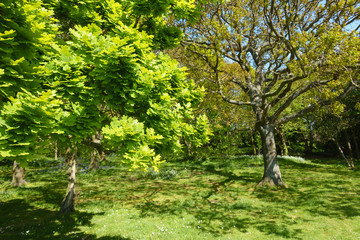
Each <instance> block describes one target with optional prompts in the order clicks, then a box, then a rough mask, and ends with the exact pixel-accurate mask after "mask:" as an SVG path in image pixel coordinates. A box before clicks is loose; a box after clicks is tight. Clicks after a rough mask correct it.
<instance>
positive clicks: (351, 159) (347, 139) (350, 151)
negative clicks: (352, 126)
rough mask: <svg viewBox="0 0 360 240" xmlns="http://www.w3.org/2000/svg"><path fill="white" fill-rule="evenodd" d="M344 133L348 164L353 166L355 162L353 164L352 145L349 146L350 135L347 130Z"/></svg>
mask: <svg viewBox="0 0 360 240" xmlns="http://www.w3.org/2000/svg"><path fill="white" fill-rule="evenodd" d="M344 133H345V138H346V144H347V147H348V150H349V164H350V167H351V168H354V167H355V164H354V158H353V150H352V147H351V140H350V136H349V134H348V132H347V130H345V131H344Z"/></svg>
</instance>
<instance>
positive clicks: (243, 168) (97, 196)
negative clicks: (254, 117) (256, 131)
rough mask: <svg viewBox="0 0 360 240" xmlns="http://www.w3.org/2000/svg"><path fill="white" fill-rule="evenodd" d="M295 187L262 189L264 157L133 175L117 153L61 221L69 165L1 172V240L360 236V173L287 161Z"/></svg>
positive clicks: (85, 175) (83, 177)
mask: <svg viewBox="0 0 360 240" xmlns="http://www.w3.org/2000/svg"><path fill="white" fill-rule="evenodd" d="M279 161H280V167H281V170H282V174H283V179H284V181H285V183H286V184H287V185H288V187H287V188H285V189H277V188H270V189H268V188H255V186H256V182H257V181H259V180H260V178H261V176H262V171H263V169H262V160H261V158H259V157H249V156H238V157H231V158H222V159H216V158H213V159H210V160H206V161H198V162H186V163H185V162H182V163H179V162H168V163H165V164H164V166H163V168H162V170H161V172H160V173H155V172H151V171H150V172H148V173H143V172H128V171H127V170H126V168H123V167H121V166H120V165H119V163H118V161H117V159H116V158H115V157H112V158H109V159H108V160H107V161H106V162H103V163H102V168H101V169H99V170H98V171H97V172H88V171H87V170H86V169H85V164H86V162H84V163H83V164H82V165H80V166H79V168H78V170H79V172H78V175H77V177H78V188H77V189H78V193H79V194H78V199H77V206H76V210H77V211H76V213H74V214H71V215H63V216H58V215H56V213H57V211H58V209H59V206H60V203H61V200H62V198H63V195H64V194H65V191H66V184H67V179H66V175H65V168H64V167H63V166H60V164H61V162H60V161H59V162H55V161H46V160H43V161H40V163H43V165H42V166H41V165H40V166H30V167H29V168H28V169H27V176H26V180H27V181H28V184H27V185H26V186H25V187H23V188H19V189H16V188H12V187H11V186H10V184H9V183H10V180H11V167H10V166H1V167H0V239H171V240H175V239H179V240H183V239H189V240H193V239H261V240H262V239H360V172H359V171H358V170H348V169H346V168H345V167H344V166H342V165H340V164H336V163H332V164H330V165H326V164H324V161H321V160H317V159H312V160H311V161H310V160H306V161H305V162H304V161H300V160H298V159H290V158H281V159H280V160H279Z"/></svg>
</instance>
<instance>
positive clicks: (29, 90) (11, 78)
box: [0, 0, 56, 185]
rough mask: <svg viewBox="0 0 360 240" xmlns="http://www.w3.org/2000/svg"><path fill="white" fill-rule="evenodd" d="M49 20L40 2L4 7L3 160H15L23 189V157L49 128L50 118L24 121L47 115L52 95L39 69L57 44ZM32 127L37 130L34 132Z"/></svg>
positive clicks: (0, 58)
mask: <svg viewBox="0 0 360 240" xmlns="http://www.w3.org/2000/svg"><path fill="white" fill-rule="evenodd" d="M51 15H52V12H51V11H49V10H47V9H45V8H42V2H41V1H38V0H31V1H23V0H20V1H8V0H5V1H2V2H1V3H0V52H1V54H0V111H1V117H0V121H1V122H2V124H1V129H0V132H1V135H0V138H1V143H0V149H1V152H0V158H1V159H2V158H11V159H14V160H15V161H14V169H13V170H14V171H13V172H14V175H13V184H14V185H22V184H23V183H25V181H24V176H25V172H24V171H25V170H24V168H23V167H24V166H25V165H26V161H25V159H27V158H25V157H24V156H25V155H27V153H26V151H28V153H31V152H33V151H32V150H33V149H35V148H36V147H35V145H36V144H37V142H38V140H39V138H37V137H36V136H35V135H36V134H37V133H39V135H41V131H42V129H48V127H50V126H45V125H46V124H48V123H49V122H48V119H47V118H45V119H44V123H39V122H37V121H39V120H41V119H39V118H37V117H34V119H37V120H36V122H34V121H29V122H26V121H24V120H25V119H28V118H29V116H32V115H33V114H32V113H31V111H33V112H34V113H39V114H40V113H44V112H43V111H44V109H43V107H44V106H46V105H47V104H46V103H45V101H46V100H45V98H44V96H45V97H46V96H49V94H48V93H47V92H44V91H43V90H42V83H43V82H42V80H41V78H40V77H39V69H38V66H39V63H40V62H42V61H43V60H44V59H43V56H44V55H45V54H46V53H47V52H48V51H50V50H51V46H52V43H53V42H54V37H55V34H54V33H55V30H56V26H55V25H54V22H53V19H51ZM26 101H28V102H29V104H26ZM50 101H52V100H51V99H49V104H48V105H49V106H50V105H51V104H50ZM46 114H47V113H46ZM46 114H45V115H46ZM40 116H42V115H41V114H40ZM30 120H31V119H30ZM33 123H34V124H35V126H34V127H33V128H34V129H36V130H34V129H33V130H32V131H30V130H29V129H31V128H32V127H31V126H30V125H31V124H33ZM40 125H41V126H43V127H39V126H40ZM38 131H40V132H38ZM35 140H37V141H35ZM20 146H22V147H20ZM20 163H21V164H20ZM19 164H20V165H19Z"/></svg>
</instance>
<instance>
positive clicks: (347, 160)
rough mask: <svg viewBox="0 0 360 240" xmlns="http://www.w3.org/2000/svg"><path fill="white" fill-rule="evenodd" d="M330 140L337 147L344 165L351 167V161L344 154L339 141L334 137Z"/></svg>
mask: <svg viewBox="0 0 360 240" xmlns="http://www.w3.org/2000/svg"><path fill="white" fill-rule="evenodd" d="M332 140H333V141H334V142H335V144H336V147H337V148H338V150H339V152H340V155H341V157H342V158H343V159H344V160H345V162H346V166H347V167H349V168H352V167H353V166H352V164H351V162H350V161H349V159H348V158H347V157H346V156H345V154H344V151H343V150H342V148H341V146H340V143H339V141H338V140H337V139H336V138H333V139H332Z"/></svg>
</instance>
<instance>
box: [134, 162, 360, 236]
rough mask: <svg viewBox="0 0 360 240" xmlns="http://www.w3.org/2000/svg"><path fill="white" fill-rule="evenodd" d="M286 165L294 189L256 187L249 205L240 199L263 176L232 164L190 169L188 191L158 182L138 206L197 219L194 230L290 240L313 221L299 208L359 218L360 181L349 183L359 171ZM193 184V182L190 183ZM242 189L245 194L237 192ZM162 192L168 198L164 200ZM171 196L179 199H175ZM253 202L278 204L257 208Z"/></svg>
mask: <svg viewBox="0 0 360 240" xmlns="http://www.w3.org/2000/svg"><path fill="white" fill-rule="evenodd" d="M284 163H285V164H283V165H282V166H283V170H284V172H286V173H288V174H289V176H288V177H287V178H286V179H288V180H289V187H288V188H282V189H278V188H260V187H259V188H256V189H255V190H254V191H253V192H252V193H251V194H250V195H251V197H247V198H245V199H248V200H247V202H246V201H245V202H242V201H241V194H246V192H245V193H244V189H245V190H246V189H247V190H248V191H249V189H252V188H254V186H255V185H256V182H257V180H259V179H258V178H259V176H260V175H259V174H261V172H260V173H259V172H256V171H253V170H254V169H252V170H251V171H249V170H248V168H242V169H243V170H244V172H242V171H241V172H240V174H239V171H237V172H236V174H235V173H234V169H235V168H234V167H233V166H230V165H226V166H225V167H224V168H220V167H219V165H218V164H216V163H215V164H206V165H201V164H197V165H190V166H188V169H191V170H192V173H191V174H190V176H189V177H185V178H186V179H187V181H186V182H187V183H186V185H184V186H183V189H180V188H181V185H176V184H175V183H169V184H166V183H163V184H160V185H159V184H158V190H157V189H154V188H152V191H153V192H155V194H151V195H150V194H149V195H148V197H146V196H145V197H144V198H143V202H142V203H141V202H140V204H137V205H136V207H137V208H138V209H140V210H141V216H140V217H146V216H151V215H153V216H155V215H157V216H159V215H161V214H164V215H167V214H171V215H176V216H179V217H183V216H186V215H191V216H194V218H195V219H196V220H194V221H193V222H192V223H191V224H192V226H193V227H195V228H198V229H201V230H203V231H205V232H209V233H212V234H214V235H222V234H225V233H227V232H229V231H232V229H236V230H237V231H240V232H247V231H248V229H249V228H250V227H253V228H256V229H258V230H259V231H261V232H263V233H264V234H266V235H269V236H272V237H274V236H275V237H276V236H277V237H282V238H288V239H299V238H300V235H301V233H302V229H301V224H300V223H299V221H300V222H307V221H311V220H309V219H305V218H303V217H302V215H298V214H296V211H297V210H300V211H303V212H304V211H305V212H308V213H307V214H310V215H312V216H314V217H317V216H324V217H330V218H336V219H339V220H341V219H346V218H351V217H357V216H360V205H359V204H358V203H359V202H360V192H359V190H358V189H360V188H359V187H360V186H359V184H358V183H357V182H358V181H357V182H356V181H355V182H353V183H351V182H349V180H348V179H349V177H350V176H349V173H351V177H353V178H356V179H357V178H359V174H358V172H356V171H351V172H349V170H346V169H337V168H334V167H327V166H321V165H317V164H308V163H302V162H299V163H297V162H293V161H284ZM246 167H247V166H246ZM243 173H244V174H243ZM203 179H209V182H207V183H205V182H204V181H203ZM286 179H285V180H286ZM188 180H190V181H192V183H190V184H189V183H188ZM238 187H240V188H241V187H242V188H243V190H241V191H237V190H236V188H238ZM234 189H235V190H234ZM133 190H134V191H136V189H133ZM184 190H185V191H184ZM196 191H198V192H197V193H196ZM164 192H166V194H163V193H164ZM186 192H188V193H186ZM158 194H162V195H161V196H164V197H168V199H167V200H165V201H161V196H160V195H158ZM171 195H178V197H177V198H176V199H171V198H170V197H169V196H171ZM234 195H237V197H235V196H234ZM239 195H240V196H239ZM180 196H181V197H180ZM159 199H160V200H159ZM249 199H253V200H254V201H261V202H264V203H267V202H268V203H271V202H275V203H276V204H265V205H263V204H253V203H252V202H251V200H250V201H249Z"/></svg>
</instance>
